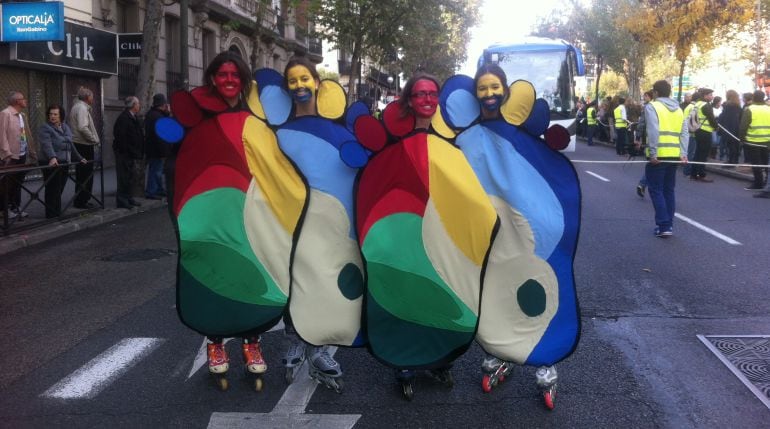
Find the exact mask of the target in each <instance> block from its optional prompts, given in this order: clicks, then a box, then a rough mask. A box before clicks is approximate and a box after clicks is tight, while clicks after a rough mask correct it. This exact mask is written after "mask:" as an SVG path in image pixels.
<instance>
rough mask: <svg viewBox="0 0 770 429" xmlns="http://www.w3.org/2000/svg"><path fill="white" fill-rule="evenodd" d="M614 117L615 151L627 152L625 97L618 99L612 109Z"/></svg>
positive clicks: (621, 153) (619, 152) (622, 153)
mask: <svg viewBox="0 0 770 429" xmlns="http://www.w3.org/2000/svg"><path fill="white" fill-rule="evenodd" d="M613 113H614V114H613V116H614V118H615V152H617V154H618V155H626V154H628V148H627V147H626V145H627V144H628V116H627V113H626V99H625V98H622V97H621V98H619V99H618V107H616V108H615V110H614V111H613Z"/></svg>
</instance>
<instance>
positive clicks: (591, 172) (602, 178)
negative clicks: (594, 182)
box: [586, 170, 610, 182]
mask: <svg viewBox="0 0 770 429" xmlns="http://www.w3.org/2000/svg"><path fill="white" fill-rule="evenodd" d="M586 173H588V174H590V175H591V176H594V177H596V178H597V179H599V180H602V181H604V182H609V181H610V179H607V178H604V177H602V176H600V175H598V174H596V173H594V172H593V171H588V170H586Z"/></svg>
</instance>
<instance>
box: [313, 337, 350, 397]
mask: <svg viewBox="0 0 770 429" xmlns="http://www.w3.org/2000/svg"><path fill="white" fill-rule="evenodd" d="M305 358H306V359H307V360H308V363H309V364H310V365H309V367H308V372H309V374H310V378H312V379H313V380H315V381H316V382H318V383H320V384H323V385H324V386H326V387H327V388H329V389H332V390H334V391H335V392H337V393H342V368H340V364H339V363H337V361H336V360H334V358H332V357H331V356H330V355H329V352H328V347H327V346H321V347H315V346H313V347H307V348H306V350H305Z"/></svg>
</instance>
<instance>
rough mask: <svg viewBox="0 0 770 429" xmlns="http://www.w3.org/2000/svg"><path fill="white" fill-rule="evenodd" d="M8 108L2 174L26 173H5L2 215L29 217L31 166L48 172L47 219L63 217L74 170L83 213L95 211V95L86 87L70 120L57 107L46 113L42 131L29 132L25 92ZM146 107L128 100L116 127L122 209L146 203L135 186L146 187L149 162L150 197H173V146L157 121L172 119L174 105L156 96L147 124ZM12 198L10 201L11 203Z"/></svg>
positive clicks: (0, 131) (0, 149)
mask: <svg viewBox="0 0 770 429" xmlns="http://www.w3.org/2000/svg"><path fill="white" fill-rule="evenodd" d="M7 103H8V107H6V108H5V109H4V110H2V111H0V169H11V168H16V169H18V170H20V171H13V172H9V173H5V174H3V175H2V177H1V178H0V212H2V215H3V216H5V214H6V212H7V213H8V215H9V216H10V218H12V219H15V220H17V221H23V220H24V218H26V217H28V216H29V214H28V213H27V212H26V211H24V210H23V208H22V186H23V183H24V180H25V177H26V176H27V174H28V173H29V172H30V171H31V170H30V169H29V167H31V166H35V165H39V166H40V167H41V170H42V176H43V183H44V185H43V188H44V200H43V201H44V204H45V217H46V219H51V218H56V217H59V216H61V215H62V213H63V210H62V194H63V192H64V189H65V187H66V185H67V181H68V180H67V178H68V176H69V169H70V166H71V164H75V165H74V173H75V174H74V180H75V196H74V199H73V206H74V207H75V208H77V209H91V208H94V207H95V205H94V203H92V202H91V200H92V198H93V195H92V191H93V173H94V164H93V161H94V155H95V152H96V150H97V147H99V145H100V144H101V141H100V138H99V133H98V132H97V130H96V126H95V124H94V115H93V110H92V109H93V107H92V106H93V103H94V95H93V91H91V90H90V89H88V88H86V87H80V88H79V89H78V92H77V94H76V99H75V101H74V103H73V104H72V108H71V111H70V112H69V115H66V110H65V109H64V107H63V106H61V105H60V104H57V103H53V104H51V105H49V106H48V107H47V109H46V121H45V123H43V124H42V125H41V126H40V127H38V129H37V130H34V131H33V130H30V129H29V121H28V119H27V117H26V113H25V112H24V110H25V109H26V107H27V100H26V98H25V97H24V94H23V93H22V92H20V91H11V92H10V94H9V95H8V98H7ZM140 111H141V103H140V101H139V99H138V98H137V97H133V96H131V97H128V98H126V99H125V110H124V111H123V112H122V113H121V114H120V115H119V116H118V118H117V120H116V121H115V126H114V128H113V139H114V140H113V141H114V143H113V150H114V153H115V168H116V176H117V194H116V203H117V207H118V208H124V209H131V208H132V207H134V206H139V205H141V203H139V202H138V201H136V200H135V199H134V198H133V195H132V192H133V188H134V186H136V184H137V183H138V182H140V179H141V178H140V177H139V175H138V173H137V172H138V171H141V169H142V167H141V164H139V163H141V162H143V161H144V160H145V159H146V161H147V173H146V182H145V183H146V186H145V192H144V197H145V198H148V199H160V198H162V197H165V196H166V195H167V193H166V187H165V185H164V180H163V171H164V162H165V159H166V158H167V157H169V156H170V154H171V147H170V145H168V144H166V143H164V142H163V141H161V140H160V139H158V137H157V135H156V134H155V122H156V121H157V120H158V119H159V118H161V117H165V116H169V114H170V110H169V104H168V102H167V101H166V97H165V95H163V94H156V95H155V96H154V97H153V105H152V108H151V109H150V110H149V111H148V112H147V114H146V115H145V117H144V120H143V121H142V118H141V117H140V115H139V113H140ZM6 195H7V199H6Z"/></svg>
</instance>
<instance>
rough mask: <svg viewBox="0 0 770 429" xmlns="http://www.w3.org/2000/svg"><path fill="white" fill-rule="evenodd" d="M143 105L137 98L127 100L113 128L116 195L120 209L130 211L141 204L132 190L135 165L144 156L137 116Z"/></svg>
mask: <svg viewBox="0 0 770 429" xmlns="http://www.w3.org/2000/svg"><path fill="white" fill-rule="evenodd" d="M140 108H141V104H140V103H139V99H138V98H136V97H127V98H126V108H125V110H123V112H122V113H121V114H120V116H118V119H117V120H116V121H115V126H114V127H113V129H112V130H113V135H114V136H115V141H114V142H113V144H112V149H113V150H114V151H115V175H116V176H117V180H118V189H117V194H116V195H115V198H116V202H117V206H118V208H122V209H130V208H132V207H133V206H140V205H141V204H140V203H139V202H137V201H136V200H134V197H133V196H132V195H131V189H132V188H133V184H134V182H135V181H136V179H137V177H136V174H135V173H134V171H135V169H134V163H135V162H136V161H137V160H141V159H142V157H143V156H144V150H143V149H144V134H143V133H142V125H141V124H140V123H139V118H137V116H136V115H137V114H138V113H139V109H140Z"/></svg>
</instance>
